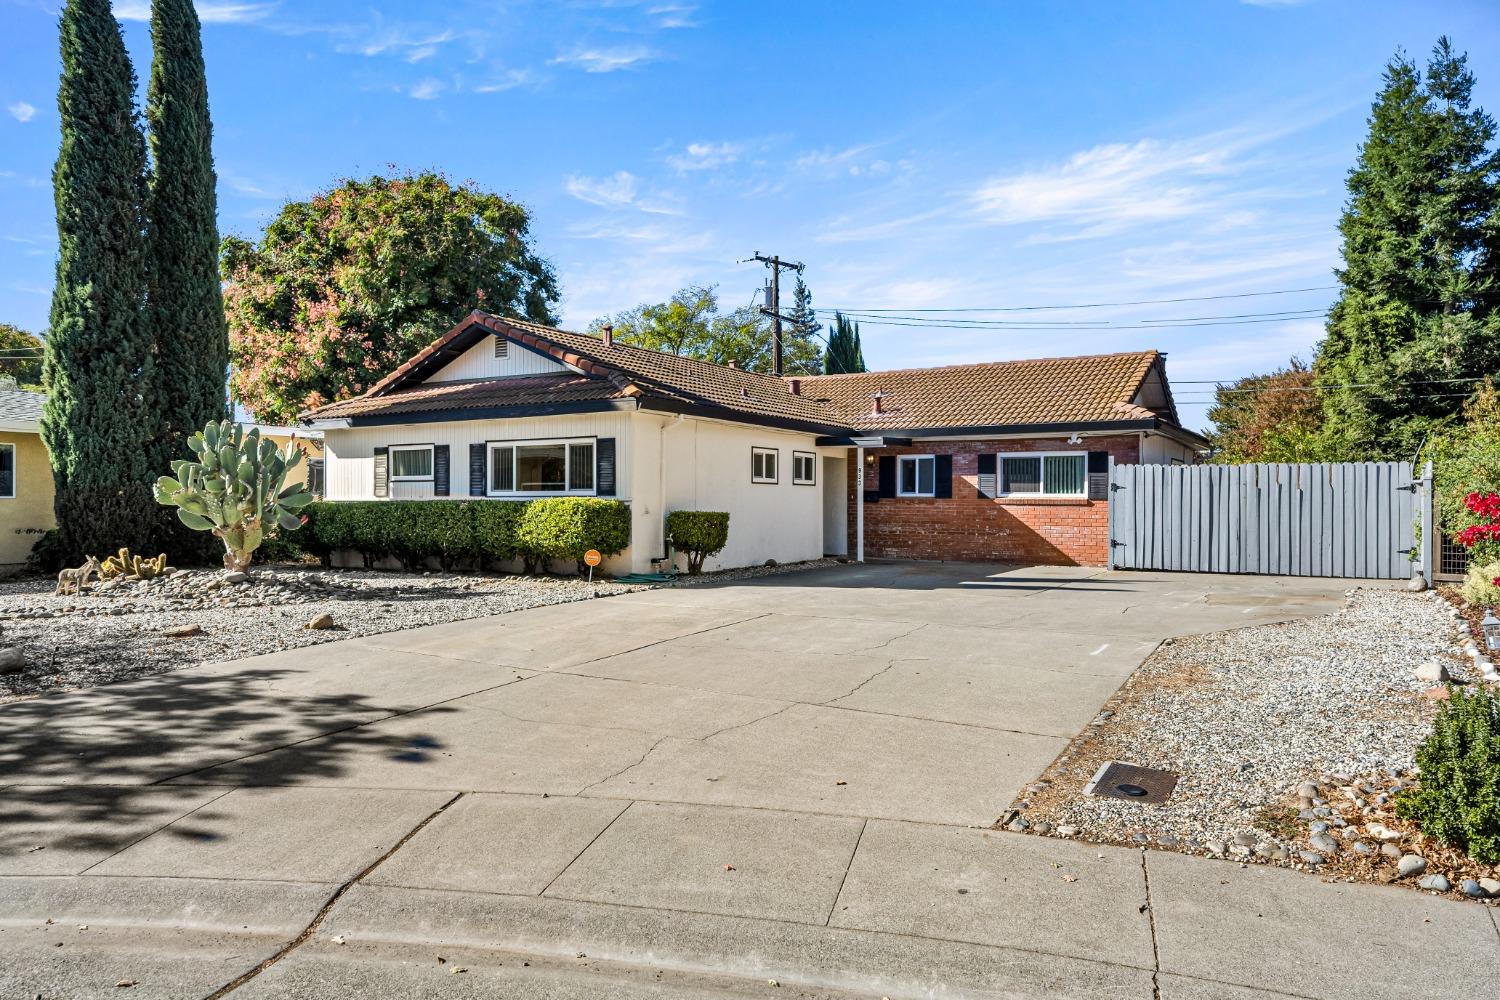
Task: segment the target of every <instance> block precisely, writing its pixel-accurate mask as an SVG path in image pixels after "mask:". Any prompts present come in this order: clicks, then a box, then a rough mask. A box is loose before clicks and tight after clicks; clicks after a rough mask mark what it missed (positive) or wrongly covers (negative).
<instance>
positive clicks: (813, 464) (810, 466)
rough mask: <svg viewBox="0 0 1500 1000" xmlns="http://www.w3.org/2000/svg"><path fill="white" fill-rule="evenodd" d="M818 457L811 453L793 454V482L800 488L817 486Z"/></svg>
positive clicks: (800, 452)
mask: <svg viewBox="0 0 1500 1000" xmlns="http://www.w3.org/2000/svg"><path fill="white" fill-rule="evenodd" d="M817 467H818V456H817V455H815V454H813V453H812V452H810V451H794V452H792V482H793V483H795V484H797V485H798V486H816V485H817Z"/></svg>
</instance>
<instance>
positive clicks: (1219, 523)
mask: <svg viewBox="0 0 1500 1000" xmlns="http://www.w3.org/2000/svg"><path fill="white" fill-rule="evenodd" d="M1419 488H1420V486H1419V484H1414V483H1413V482H1412V467H1411V463H1410V462H1337V463H1308V464H1277V463H1265V464H1255V465H1116V466H1114V468H1113V469H1112V470H1111V473H1110V504H1109V538H1110V565H1111V567H1113V568H1117V569H1155V570H1184V571H1188V572H1199V573H1276V574H1284V575H1288V576H1330V577H1363V578H1377V579H1383V580H1398V579H1405V578H1406V577H1409V576H1410V575H1411V571H1412V562H1411V557H1412V554H1413V548H1414V546H1415V532H1414V530H1413V516H1414V513H1415V511H1416V500H1415V493H1416V492H1417V490H1418V489H1419Z"/></svg>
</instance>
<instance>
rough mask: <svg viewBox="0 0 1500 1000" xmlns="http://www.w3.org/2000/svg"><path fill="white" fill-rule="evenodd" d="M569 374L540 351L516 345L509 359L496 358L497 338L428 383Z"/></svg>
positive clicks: (450, 364) (476, 347) (458, 359)
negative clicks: (563, 372) (509, 376)
mask: <svg viewBox="0 0 1500 1000" xmlns="http://www.w3.org/2000/svg"><path fill="white" fill-rule="evenodd" d="M560 371H567V369H566V368H564V367H563V366H562V365H560V364H558V363H557V362H556V361H553V360H552V359H551V358H547V357H543V356H542V355H540V354H538V353H537V352H536V351H533V350H530V349H528V348H525V347H522V346H521V345H520V344H516V343H512V344H511V345H510V349H509V351H508V352H507V354H506V356H505V357H503V358H497V357H495V338H494V337H493V336H490V337H485V338H484V339H483V340H481V341H480V342H479V343H477V344H475V345H474V346H473V347H471V348H469V349H468V350H467V351H465V352H464V353H462V354H460V355H459V356H458V357H456V358H454V359H453V360H452V361H450V362H448V364H447V365H446V366H444V367H443V368H442V369H440V370H439V371H438V373H437V374H436V375H434V376H432V377H431V378H429V379H427V381H428V382H461V381H463V380H465V379H471V378H497V377H499V376H502V375H547V374H550V373H552V372H560Z"/></svg>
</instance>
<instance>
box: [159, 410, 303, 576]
mask: <svg viewBox="0 0 1500 1000" xmlns="http://www.w3.org/2000/svg"><path fill="white" fill-rule="evenodd" d="M188 447H189V448H190V449H192V452H193V454H194V455H195V456H196V459H195V460H179V461H176V462H173V463H172V475H171V476H162V477H161V478H160V479H158V480H157V481H156V500H157V502H158V503H162V504H167V505H168V506H175V507H176V508H177V518H178V520H180V521H181V522H182V523H183V524H185V525H187V526H188V527H189V528H192V529H193V530H195V531H209V532H212V533H213V534H214V535H215V536H216V537H217V538H219V539H220V540H221V541H223V543H224V568H225V569H227V570H230V571H238V572H244V571H245V570H247V569H248V568H249V567H250V559H251V557H252V556H253V554H254V553H255V550H256V549H257V548H258V547H259V546H260V543H261V541H262V540H264V539H265V538H268V537H270V536H272V535H274V534H276V533H277V532H278V531H295V530H297V529H298V528H300V527H301V526H302V518H301V517H300V516H299V512H300V511H301V510H302V508H303V507H306V506H307V505H308V504H309V503H311V502H312V499H313V497H312V494H311V493H309V492H308V491H307V489H306V487H305V486H303V484H301V483H293V484H291V485H290V486H287V485H285V482H286V474H287V473H288V472H289V471H291V470H292V469H293V468H295V467H296V465H297V463H298V462H300V461H302V457H303V455H302V450H301V449H300V448H298V447H297V446H296V445H294V444H289V445H287V450H286V452H285V453H284V454H283V453H281V452H278V451H277V450H276V444H275V442H273V441H269V440H265V439H263V438H262V437H261V436H260V431H259V429H258V428H254V427H252V428H251V429H250V430H249V432H248V433H247V432H246V431H245V429H244V428H243V427H241V426H240V425H239V424H235V423H231V422H230V421H228V420H225V421H221V422H219V423H210V424H209V425H208V426H206V427H204V428H203V430H202V431H201V432H199V433H197V434H194V435H193V436H192V437H190V438H188Z"/></svg>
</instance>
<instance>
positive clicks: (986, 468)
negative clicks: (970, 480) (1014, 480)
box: [979, 455, 999, 500]
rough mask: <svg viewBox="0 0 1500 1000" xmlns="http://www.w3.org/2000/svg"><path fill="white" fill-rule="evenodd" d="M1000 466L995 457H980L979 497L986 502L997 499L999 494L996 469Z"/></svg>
mask: <svg viewBox="0 0 1500 1000" xmlns="http://www.w3.org/2000/svg"><path fill="white" fill-rule="evenodd" d="M998 464H999V463H998V460H997V458H996V456H994V455H980V456H979V495H980V496H981V497H984V498H985V499H986V500H993V499H995V495H996V493H997V484H996V482H995V469H996V466H997V465H998Z"/></svg>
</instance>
